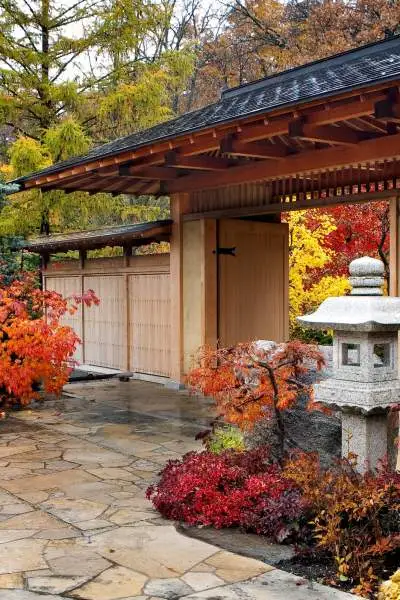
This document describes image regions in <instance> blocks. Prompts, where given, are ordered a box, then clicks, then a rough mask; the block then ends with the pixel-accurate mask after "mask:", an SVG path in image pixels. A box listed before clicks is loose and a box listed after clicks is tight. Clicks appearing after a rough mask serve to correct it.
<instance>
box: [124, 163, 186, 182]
mask: <svg viewBox="0 0 400 600" xmlns="http://www.w3.org/2000/svg"><path fill="white" fill-rule="evenodd" d="M178 173H179V172H178V170H177V169H170V168H165V167H146V166H141V169H138V168H137V167H132V166H129V165H121V166H120V168H119V175H120V177H132V178H135V179H158V180H164V181H169V180H172V179H176V178H177V177H178Z"/></svg>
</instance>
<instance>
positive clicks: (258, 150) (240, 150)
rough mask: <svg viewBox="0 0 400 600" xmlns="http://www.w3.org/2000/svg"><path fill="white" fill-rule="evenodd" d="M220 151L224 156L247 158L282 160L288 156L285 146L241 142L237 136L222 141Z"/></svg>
mask: <svg viewBox="0 0 400 600" xmlns="http://www.w3.org/2000/svg"><path fill="white" fill-rule="evenodd" d="M220 150H221V152H222V153H223V154H231V155H232V156H245V157H248V158H270V159H275V160H280V159H282V158H284V157H285V156H287V155H288V153H289V152H288V148H287V146H285V145H284V144H279V143H277V144H271V143H265V142H240V141H239V140H237V139H236V137H235V136H227V137H226V138H224V139H223V140H222V141H221V144H220Z"/></svg>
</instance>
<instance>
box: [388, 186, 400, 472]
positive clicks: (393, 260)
mask: <svg viewBox="0 0 400 600" xmlns="http://www.w3.org/2000/svg"><path fill="white" fill-rule="evenodd" d="M389 224H390V254H389V270H390V282H389V295H390V296H400V274H399V270H400V199H399V198H398V197H395V198H390V200H389ZM399 342H400V335H399ZM399 360H400V356H399ZM399 366H400V364H399ZM388 419H389V444H388V457H389V463H390V465H391V467H392V468H396V467H397V468H400V450H398V451H397V452H396V449H395V448H396V446H395V444H396V442H395V440H396V438H397V436H398V433H399V424H400V414H399V412H392V413H390V414H389V417H388Z"/></svg>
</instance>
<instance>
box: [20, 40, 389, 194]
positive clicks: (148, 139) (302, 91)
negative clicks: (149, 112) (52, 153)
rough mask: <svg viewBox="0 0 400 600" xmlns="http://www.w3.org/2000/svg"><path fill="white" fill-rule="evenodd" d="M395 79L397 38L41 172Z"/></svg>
mask: <svg viewBox="0 0 400 600" xmlns="http://www.w3.org/2000/svg"><path fill="white" fill-rule="evenodd" d="M399 78H400V37H395V38H392V39H389V40H385V41H381V42H376V43H374V44H369V45H368V46H363V47H361V48H357V49H355V50H350V51H348V52H344V53H342V54H337V55H335V56H332V57H330V58H326V59H322V60H318V61H315V62H313V63H308V64H306V65H303V66H301V67H296V68H294V69H289V70H287V71H284V72H282V73H279V74H277V75H273V76H270V77H266V78H265V79H261V80H259V81H255V82H253V83H249V84H245V85H242V86H239V87H236V88H232V89H228V90H226V91H225V92H223V93H222V96H221V100H220V101H219V102H216V103H215V104H211V105H209V106H205V107H204V108H201V109H199V110H196V111H193V112H190V113H186V114H184V115H182V116H180V117H177V118H176V119H173V120H171V121H167V122H165V123H161V124H160V125H156V126H154V127H151V128H150V129H145V130H144V131H139V132H137V133H133V134H131V135H128V136H126V137H124V138H120V139H117V140H114V141H112V142H109V143H108V144H104V145H103V146H99V147H96V148H93V149H92V150H91V151H90V152H89V153H88V154H86V155H85V156H81V157H74V158H71V159H69V160H66V161H63V162H60V163H57V164H55V165H53V166H51V167H48V168H47V169H45V170H43V171H41V172H40V173H41V174H47V173H49V174H50V173H54V172H57V171H60V170H63V169H65V168H68V167H71V166H74V165H77V164H83V163H85V162H90V161H92V160H96V159H100V158H105V157H107V156H113V155H117V154H119V153H121V152H125V151H130V150H135V149H138V148H140V147H142V146H145V145H147V144H150V143H153V142H156V141H161V140H169V139H173V138H175V137H177V136H180V135H184V134H190V133H194V132H196V131H200V130H202V129H206V128H208V127H212V126H216V125H219V124H222V123H229V122H231V121H234V120H236V119H240V118H244V117H249V116H252V115H257V114H263V113H268V112H269V111H272V110H275V109H278V108H284V107H290V106H291V105H298V104H300V103H303V102H307V101H311V100H313V99H318V98H323V97H328V96H332V95H335V94H337V93H340V92H345V91H349V90H354V89H359V88H363V87H365V86H368V85H371V84H373V83H374V82H381V81H391V80H395V79H399ZM35 175H36V174H35ZM31 177H32V175H28V176H26V177H21V178H19V179H17V180H16V182H23V181H24V180H26V179H30V178H31Z"/></svg>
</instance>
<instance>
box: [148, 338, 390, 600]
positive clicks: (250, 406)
mask: <svg viewBox="0 0 400 600" xmlns="http://www.w3.org/2000/svg"><path fill="white" fill-rule="evenodd" d="M322 364H323V358H322V356H321V354H320V352H319V350H318V348H317V347H315V346H311V345H308V344H303V343H301V342H289V343H284V344H275V343H270V342H268V343H261V344H260V343H249V344H238V345H237V346H235V347H232V348H227V349H216V350H210V349H203V350H202V351H201V353H200V357H199V364H198V366H196V367H195V368H193V369H192V371H191V372H190V373H189V375H188V382H189V385H190V386H191V387H192V389H194V390H195V391H197V392H201V393H203V394H205V395H207V396H211V397H212V398H214V400H215V402H216V407H217V410H218V412H219V419H217V421H216V422H213V423H212V426H211V429H210V430H208V431H206V432H201V433H200V435H199V436H198V437H200V438H202V440H203V442H204V446H205V450H204V451H202V452H198V453H196V452H191V453H189V454H187V455H186V456H184V457H183V459H182V460H172V461H169V462H168V463H167V465H166V467H165V468H164V469H163V470H162V472H161V473H160V480H159V482H158V483H157V484H156V485H154V486H151V487H150V488H149V489H148V491H147V496H148V498H150V499H151V500H152V502H153V504H154V506H155V507H156V508H157V510H159V512H160V513H161V514H162V515H163V516H164V517H166V518H168V519H173V520H176V521H182V522H185V523H186V524H188V525H191V526H213V527H216V528H222V527H239V528H241V529H242V530H244V531H246V532H253V533H257V534H261V535H265V536H267V537H268V539H269V540H273V541H275V542H280V543H282V542H284V543H288V542H290V543H294V544H295V545H296V547H297V549H298V557H299V558H298V560H299V562H301V561H302V560H303V559H304V560H305V561H307V560H308V562H310V561H313V562H315V563H317V564H319V565H322V564H323V565H324V568H323V569H321V571H323V572H324V577H323V580H324V581H325V583H329V584H333V585H337V586H341V587H344V588H345V589H352V590H354V592H355V593H358V594H360V595H362V596H364V597H370V598H374V597H376V594H377V591H378V589H379V585H380V582H381V581H382V580H386V579H389V577H390V576H391V575H392V573H393V572H394V571H395V569H396V567H397V566H398V563H399V560H400V475H399V474H396V473H393V472H390V471H389V469H388V468H387V466H386V465H385V464H382V465H380V467H379V469H378V470H377V471H376V472H367V473H365V474H361V473H359V472H358V471H357V458H356V457H355V456H349V457H348V459H346V460H336V461H334V462H332V464H331V465H330V466H328V467H323V466H321V464H320V461H319V457H318V454H317V453H304V452H300V451H298V450H291V451H290V453H288V452H287V451H285V448H287V445H285V443H284V442H285V436H286V432H285V428H284V420H283V419H282V414H283V411H285V410H287V409H289V408H291V407H293V406H295V405H296V403H297V401H298V399H299V394H306V395H308V397H309V408H310V409H312V408H315V403H314V401H313V395H312V385H311V383H305V382H306V381H309V380H310V379H308V380H307V378H306V375H307V374H308V373H309V371H310V369H312V368H314V369H316V370H318V369H320V368H321V367H322ZM265 419H267V420H268V419H269V420H270V422H271V425H272V427H273V429H274V430H275V433H276V436H275V438H272V440H273V444H271V445H270V446H268V447H267V446H259V447H258V448H255V449H253V450H249V449H246V448H245V446H244V444H243V445H235V444H236V443H237V441H238V440H241V438H240V433H241V431H242V432H243V431H246V430H249V429H251V428H252V427H253V426H254V424H255V423H257V422H259V421H261V420H265ZM221 420H222V421H223V422H224V423H225V426H224V427H221ZM226 424H229V425H226ZM235 427H236V428H237V429H235ZM289 446H290V444H289ZM325 565H326V566H325ZM285 566H286V565H285ZM299 574H304V573H303V572H301V573H299Z"/></svg>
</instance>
